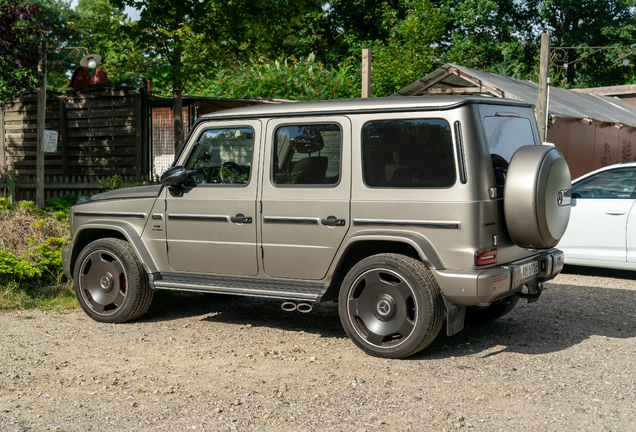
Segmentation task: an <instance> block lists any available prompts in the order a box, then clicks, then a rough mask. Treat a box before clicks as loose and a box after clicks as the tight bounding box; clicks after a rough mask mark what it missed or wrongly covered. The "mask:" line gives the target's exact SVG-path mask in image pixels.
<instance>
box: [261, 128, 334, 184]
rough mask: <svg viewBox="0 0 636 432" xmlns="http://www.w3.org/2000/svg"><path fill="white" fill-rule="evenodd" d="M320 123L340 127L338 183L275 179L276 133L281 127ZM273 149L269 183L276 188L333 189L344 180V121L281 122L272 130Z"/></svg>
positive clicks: (271, 151)
mask: <svg viewBox="0 0 636 432" xmlns="http://www.w3.org/2000/svg"><path fill="white" fill-rule="evenodd" d="M320 125H335V126H338V128H339V129H340V158H339V160H338V181H337V182H336V183H331V184H313V183H312V184H284V183H276V180H275V179H274V163H275V161H276V147H277V142H276V134H277V132H278V130H279V129H280V128H283V127H288V126H320ZM271 143H272V144H271V149H270V164H269V183H270V184H271V185H272V187H274V188H277V189H278V188H281V189H290V188H291V189H326V188H329V189H333V188H336V187H338V186H339V185H340V183H341V182H342V171H343V170H342V157H343V147H344V128H343V126H342V123H341V122H339V121H328V122H325V121H316V122H292V123H280V124H278V125H276V126H275V127H274V130H273V131H272V137H271Z"/></svg>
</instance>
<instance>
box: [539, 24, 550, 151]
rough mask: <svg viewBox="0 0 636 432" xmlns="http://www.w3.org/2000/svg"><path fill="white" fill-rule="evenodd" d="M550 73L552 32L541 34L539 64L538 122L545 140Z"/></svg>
mask: <svg viewBox="0 0 636 432" xmlns="http://www.w3.org/2000/svg"><path fill="white" fill-rule="evenodd" d="M549 73H550V33H543V34H542V35H541V59H540V65H539V102H538V104H537V123H538V126H539V139H540V140H541V142H545V140H546V137H547V134H548V130H547V122H548V74H549Z"/></svg>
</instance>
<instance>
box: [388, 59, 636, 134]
mask: <svg viewBox="0 0 636 432" xmlns="http://www.w3.org/2000/svg"><path fill="white" fill-rule="evenodd" d="M440 94H447V95H451V94H452V95H456V94H473V95H474V94H481V95H487V96H490V97H499V98H508V99H515V100H518V101H523V102H527V103H530V104H533V105H536V104H537V101H538V98H539V85H538V84H536V83H534V82H532V81H523V80H519V79H515V78H508V77H504V76H501V75H497V74H493V73H488V72H483V71H479V70H475V69H469V68H466V67H463V66H458V65H455V64H452V63H447V64H445V65H444V66H442V67H441V68H439V69H437V70H435V71H433V72H431V73H429V74H428V75H426V76H425V77H423V78H420V79H419V80H417V81H415V82H414V83H413V84H411V85H409V86H407V87H405V88H403V89H402V90H400V91H399V92H397V93H396V94H394V95H393V96H419V95H440ZM548 111H549V113H550V116H551V117H563V118H571V119H586V120H587V119H591V120H596V121H600V122H607V123H612V124H616V125H627V126H632V127H636V108H634V106H632V105H630V104H628V103H626V102H623V101H621V100H620V99H617V98H614V97H607V96H601V95H598V94H591V93H582V92H575V91H571V90H566V89H562V88H558V87H550V95H549V106H548Z"/></svg>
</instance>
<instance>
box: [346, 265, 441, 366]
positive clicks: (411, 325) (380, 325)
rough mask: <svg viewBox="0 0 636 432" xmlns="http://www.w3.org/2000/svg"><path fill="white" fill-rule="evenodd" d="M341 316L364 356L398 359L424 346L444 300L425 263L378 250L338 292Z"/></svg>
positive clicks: (355, 269)
mask: <svg viewBox="0 0 636 432" xmlns="http://www.w3.org/2000/svg"><path fill="white" fill-rule="evenodd" d="M338 309H339V312H340V320H341V322H342V326H343V327H344V329H345V331H346V332H347V335H349V337H350V338H351V340H352V341H353V342H354V343H355V344H356V345H357V346H358V347H359V348H361V349H362V350H363V351H365V352H366V353H367V354H370V355H373V356H376V357H385V358H401V357H406V356H409V355H411V354H414V353H416V352H418V351H420V350H422V349H424V348H425V347H426V346H428V345H429V344H430V343H431V342H433V340H434V339H435V337H437V334H438V333H439V331H440V329H441V328H442V323H443V318H444V303H443V300H442V295H441V291H440V289H439V286H438V285H437V282H436V281H435V279H434V278H433V276H432V275H431V273H430V272H429V271H428V269H427V268H426V266H424V264H422V263H421V262H420V261H417V260H415V259H413V258H410V257H407V256H403V255H397V254H380V255H374V256H371V257H369V258H366V259H364V260H362V261H360V262H359V263H358V264H356V265H355V266H354V267H353V268H352V269H351V270H350V271H349V273H348V274H347V276H346V277H345V279H344V281H343V284H342V288H341V290H340V297H339V305H338Z"/></svg>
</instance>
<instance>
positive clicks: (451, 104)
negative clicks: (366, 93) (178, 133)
mask: <svg viewBox="0 0 636 432" xmlns="http://www.w3.org/2000/svg"><path fill="white" fill-rule="evenodd" d="M477 103H478V104H491V105H509V106H520V107H533V105H531V104H528V103H526V102H520V101H516V100H512V99H499V98H491V97H479V96H477V97H475V96H469V97H462V96H409V97H386V98H368V99H340V100H328V101H313V102H291V103H281V104H266V105H256V106H251V107H244V108H234V109H231V110H227V111H221V112H216V113H212V114H206V115H204V116H201V117H200V120H216V119H230V118H249V117H264V116H265V117H281V116H289V115H290V114H292V115H299V116H305V115H324V114H330V113H339V114H343V113H369V112H374V111H378V112H383V113H386V112H390V111H411V110H417V111H423V110H424V111H426V110H446V109H452V108H457V107H458V106H461V105H465V104H477Z"/></svg>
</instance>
